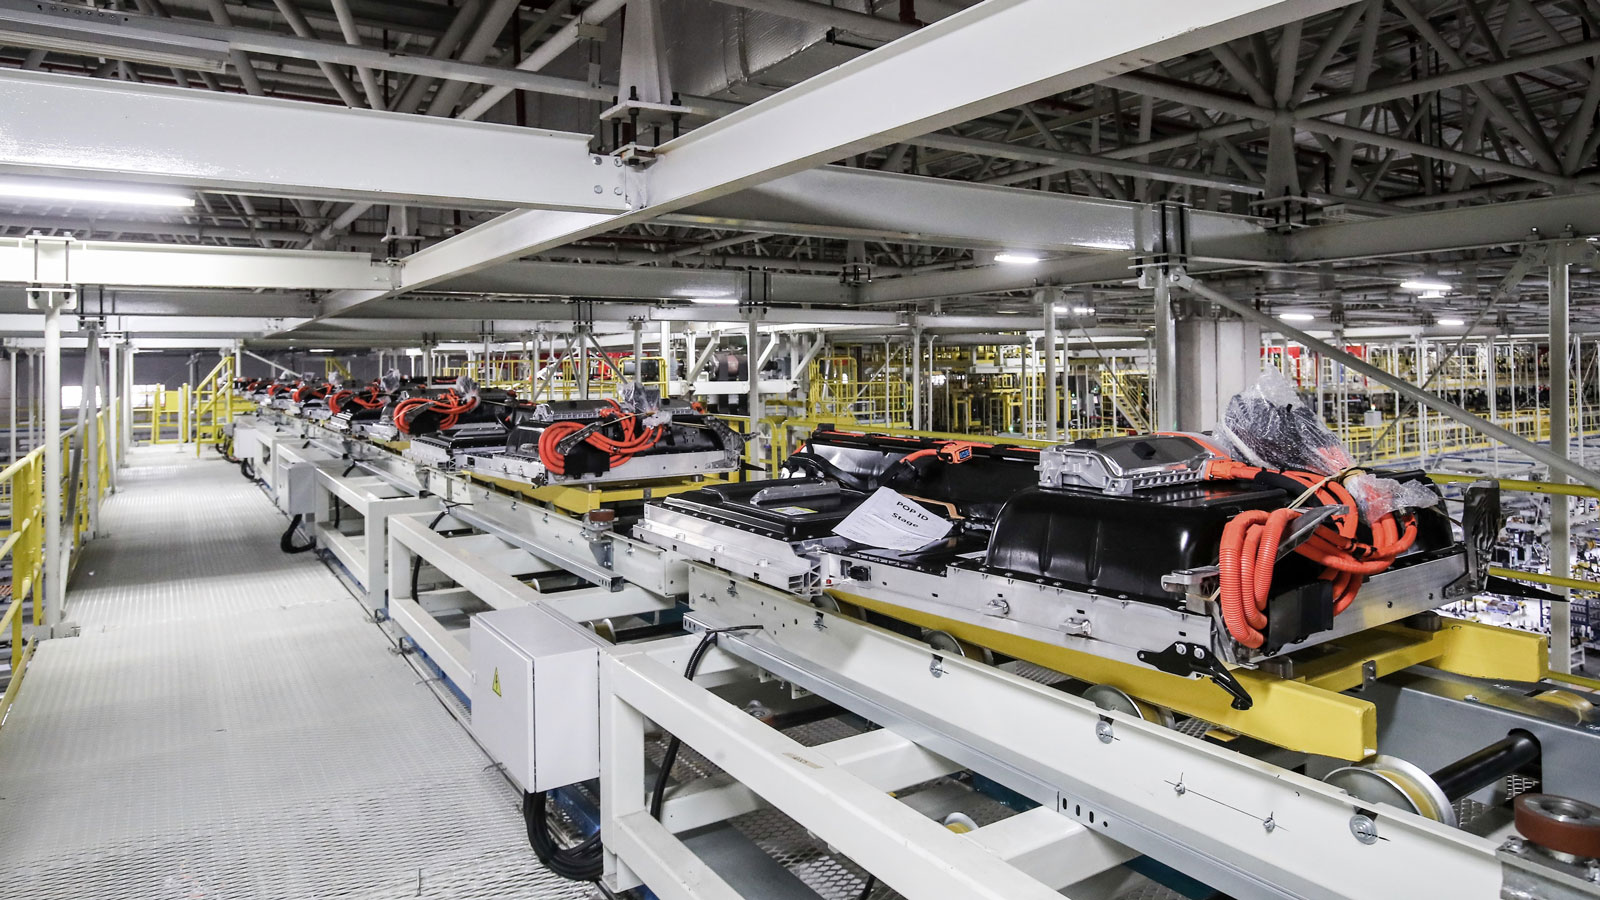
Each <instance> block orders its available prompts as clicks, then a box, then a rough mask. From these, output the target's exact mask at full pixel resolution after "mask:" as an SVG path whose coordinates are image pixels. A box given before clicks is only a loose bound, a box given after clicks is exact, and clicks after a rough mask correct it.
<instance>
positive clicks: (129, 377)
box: [119, 343, 133, 459]
mask: <svg viewBox="0 0 1600 900" xmlns="http://www.w3.org/2000/svg"><path fill="white" fill-rule="evenodd" d="M121 349H122V452H121V453H120V454H119V455H120V456H122V458H123V459H126V458H127V454H128V450H129V448H131V447H132V446H133V345H132V344H129V343H124V344H123V345H122V348H121Z"/></svg>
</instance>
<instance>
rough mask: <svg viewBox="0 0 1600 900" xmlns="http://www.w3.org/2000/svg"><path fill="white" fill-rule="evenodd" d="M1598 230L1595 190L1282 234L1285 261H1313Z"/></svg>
mask: <svg viewBox="0 0 1600 900" xmlns="http://www.w3.org/2000/svg"><path fill="white" fill-rule="evenodd" d="M1569 229H1570V230H1571V232H1572V235H1573V236H1576V237H1586V236H1589V235H1600V203H1597V202H1596V200H1595V196H1594V194H1565V195H1557V196H1554V197H1541V198H1538V199H1534V200H1520V201H1516V202H1513V203H1492V204H1488V205H1486V206H1463V207H1459V208H1456V209H1447V210H1440V211H1438V212H1425V213H1415V214H1412V215H1408V216H1395V217H1394V218H1389V219H1371V220H1368V221H1362V222H1346V223H1341V224H1337V225H1314V226H1312V227H1310V228H1303V229H1300V230H1299V231H1296V232H1293V233H1291V234H1289V235H1288V236H1286V237H1284V238H1283V262H1287V263H1312V262H1329V261H1333V260H1343V259H1367V258H1372V257H1379V256H1402V255H1410V254H1417V253H1440V252H1444V251H1446V250H1468V249H1473V248H1477V247H1497V246H1500V245H1502V244H1520V243H1522V242H1524V241H1528V240H1538V239H1540V238H1545V239H1554V238H1559V237H1562V236H1563V235H1564V234H1565V233H1566V232H1567V231H1568V230H1569Z"/></svg>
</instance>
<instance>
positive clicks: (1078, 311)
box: [1055, 304, 1094, 316]
mask: <svg viewBox="0 0 1600 900" xmlns="http://www.w3.org/2000/svg"><path fill="white" fill-rule="evenodd" d="M1055 311H1056V315H1058V316H1064V315H1066V314H1067V313H1072V314H1073V315H1075V316H1092V315H1094V307H1092V306H1062V305H1060V304H1057V305H1056V306H1055Z"/></svg>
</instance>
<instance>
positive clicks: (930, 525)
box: [833, 487, 950, 550]
mask: <svg viewBox="0 0 1600 900" xmlns="http://www.w3.org/2000/svg"><path fill="white" fill-rule="evenodd" d="M833 533H834V534H837V535H839V536H840V537H846V538H849V539H850V540H852V541H856V542H858V543H862V544H866V545H867V546H869V547H884V548H886V549H889V550H916V549H918V548H920V547H923V546H926V545H928V544H931V543H933V542H934V541H937V540H939V539H940V538H942V537H944V536H945V535H947V534H949V533H950V520H948V519H944V518H941V517H939V516H936V515H934V514H933V513H931V512H928V511H927V510H926V509H923V508H922V506H921V505H920V504H918V503H917V502H916V501H914V500H908V499H906V498H905V497H903V496H901V495H900V494H899V493H897V492H895V491H892V490H890V489H889V488H885V487H881V488H878V490H877V492H876V493H874V494H873V495H872V496H871V497H868V498H867V502H865V503H863V504H861V505H860V506H858V507H856V508H855V511H854V512H852V513H851V514H850V515H848V516H845V518H844V521H843V522H840V523H839V524H838V525H837V526H835V527H834V529H833Z"/></svg>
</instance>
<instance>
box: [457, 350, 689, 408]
mask: <svg viewBox="0 0 1600 900" xmlns="http://www.w3.org/2000/svg"><path fill="white" fill-rule="evenodd" d="M588 360H589V396H590V397H596V398H598V397H616V396H617V395H618V393H619V392H620V391H621V389H622V386H623V385H624V384H626V383H631V382H632V381H633V380H634V378H633V375H632V374H628V373H625V370H626V369H629V368H630V367H631V366H632V364H633V355H632V354H631V353H630V354H627V355H625V356H610V355H608V356H607V357H606V358H605V359H603V360H602V359H600V358H599V357H598V354H594V353H591V354H589V357H588ZM607 361H609V363H610V364H609V365H608V364H607ZM639 362H640V365H641V366H642V367H643V369H644V371H645V373H646V374H649V373H650V372H651V371H652V370H651V364H652V363H654V370H653V371H654V375H655V377H654V378H644V379H641V382H640V383H641V384H643V385H644V386H646V387H652V388H655V389H656V390H658V391H660V393H661V396H663V397H665V396H668V395H669V394H670V393H671V390H672V382H671V377H672V373H671V372H669V371H668V369H667V361H666V359H665V358H664V357H661V356H648V355H646V356H642V357H640V358H639ZM581 369H582V363H581V362H580V360H579V358H578V357H576V356H574V357H572V358H571V359H567V360H564V361H562V363H561V364H560V365H559V366H557V367H556V369H555V371H554V372H551V373H548V377H545V374H544V372H543V368H542V367H540V366H535V365H533V364H532V362H531V361H530V360H529V359H528V358H526V357H521V356H505V357H500V356H497V357H495V358H494V359H492V360H490V361H488V362H487V363H486V362H485V361H484V360H482V359H474V360H468V361H467V362H466V363H464V364H463V365H459V366H447V367H442V368H441V369H440V370H439V374H440V375H441V376H445V377H458V376H461V375H466V376H468V377H470V378H471V379H472V380H473V381H475V382H477V383H478V385H479V386H480V387H486V388H500V389H502V390H507V391H515V392H516V393H517V394H518V395H520V396H522V397H524V398H526V397H531V396H532V395H533V390H534V385H535V383H536V376H537V383H538V384H540V385H542V388H541V390H540V391H539V398H540V399H541V400H573V399H577V398H578V397H581V396H582V395H583V377H582V376H583V373H582V371H581Z"/></svg>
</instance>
